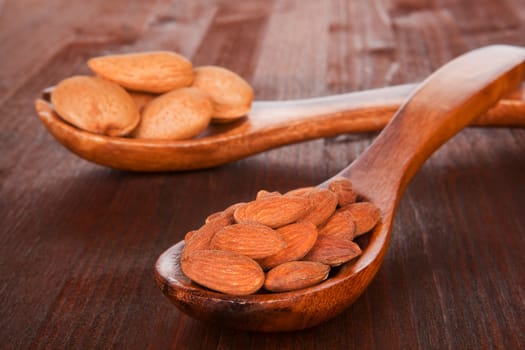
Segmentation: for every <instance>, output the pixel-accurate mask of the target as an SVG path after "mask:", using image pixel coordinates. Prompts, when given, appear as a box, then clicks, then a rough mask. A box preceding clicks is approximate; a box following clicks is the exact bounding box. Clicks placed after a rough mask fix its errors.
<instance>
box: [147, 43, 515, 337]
mask: <svg viewBox="0 0 525 350" xmlns="http://www.w3.org/2000/svg"><path fill="white" fill-rule="evenodd" d="M524 79H525V47H512V46H503V45H500V46H489V47H484V48H480V49H477V50H473V51H471V52H469V53H466V54H464V55H462V56H460V57H458V58H456V59H454V60H453V61H451V62H449V63H447V64H446V65H445V66H443V67H441V68H440V69H439V70H437V71H436V72H435V73H433V74H432V75H431V76H430V77H429V78H427V79H426V80H425V81H424V82H423V83H422V84H421V85H420V86H419V87H418V88H417V89H415V91H414V92H413V93H412V94H411V95H410V97H408V98H407V100H406V101H405V102H404V103H403V104H402V106H401V107H400V109H399V110H398V111H397V112H396V114H395V116H394V117H393V119H392V121H391V122H390V123H389V124H388V125H387V127H386V128H385V129H384V130H383V131H382V132H381V133H380V134H379V135H378V136H377V138H376V140H375V141H374V142H373V143H372V145H370V147H369V148H367V149H366V151H365V152H363V154H361V155H360V156H359V157H358V158H357V159H356V160H354V161H353V162H352V164H350V165H349V166H348V167H347V168H345V169H344V170H343V171H342V172H341V173H340V174H339V175H338V176H345V177H347V178H349V179H350V180H351V181H352V184H353V185H354V187H355V189H356V192H357V193H359V194H360V195H361V196H363V197H365V198H367V200H370V201H371V202H373V203H374V204H376V205H377V206H378V208H379V209H380V211H381V216H382V220H381V222H380V224H378V225H377V226H376V228H375V229H374V231H373V232H372V233H371V234H370V238H369V239H370V241H369V242H368V243H367V246H366V248H363V254H362V255H361V256H360V257H359V258H358V259H357V261H355V262H351V263H349V264H346V265H344V266H342V267H341V269H340V270H339V271H337V272H335V273H333V275H332V276H331V277H330V278H328V279H327V280H326V281H324V282H323V283H320V284H318V285H316V286H313V287H310V288H305V289H302V290H298V291H292V292H287V293H264V292H263V293H261V294H253V295H248V296H228V295H224V294H223V295H221V294H220V293H216V292H213V291H209V290H207V289H206V288H200V287H198V286H196V285H195V284H192V283H191V281H190V280H189V279H188V278H186V277H185V276H184V274H183V273H182V272H181V267H180V255H181V251H182V247H183V243H179V244H177V245H175V246H174V247H172V248H170V249H168V250H167V251H166V252H164V253H163V254H162V255H161V256H160V257H159V259H158V261H157V263H156V264H155V271H156V276H157V282H158V284H159V287H160V288H161V289H162V291H163V292H164V293H165V294H166V296H167V297H168V298H170V299H171V300H172V301H173V303H174V304H175V305H176V306H177V307H178V308H179V309H180V310H181V311H183V312H185V313H187V314H188V315H190V316H192V317H196V318H198V319H200V320H204V321H208V322H215V323H217V324H223V325H227V326H229V327H234V328H236V329H245V330H252V331H265V332H270V331H271V332H279V331H292V330H301V329H305V328H309V327H312V326H316V325H318V324H319V323H321V322H324V321H326V320H328V319H330V318H333V317H334V316H336V315H338V314H339V313H340V312H342V311H343V310H344V309H345V308H347V307H348V306H349V305H350V304H351V303H353V302H354V301H355V300H356V299H357V298H358V297H359V296H360V295H361V294H362V293H363V292H364V290H365V288H366V287H368V285H369V284H370V282H371V281H372V279H373V278H374V276H375V274H376V273H377V271H378V270H379V268H380V266H381V263H382V262H383V258H384V256H385V253H386V251H387V249H388V244H389V242H390V236H391V232H392V225H393V219H394V215H395V211H396V208H397V205H398V203H399V200H400V199H401V195H402V193H403V191H404V189H405V187H406V186H407V185H408V183H409V182H410V180H411V179H412V177H413V176H414V174H415V173H416V171H417V170H418V169H419V168H420V166H421V165H422V164H423V162H424V161H425V160H426V159H427V158H428V157H429V156H430V155H431V154H432V153H433V152H434V151H435V150H436V149H437V148H438V147H439V146H441V145H442V144H443V143H445V142H446V141H448V140H449V139H450V138H451V137H452V136H454V135H455V134H456V133H457V132H459V131H461V129H463V128H464V127H465V126H466V125H468V123H469V122H470V121H471V120H473V119H474V118H476V117H477V116H479V115H480V114H481V113H484V112H486V111H487V110H488V109H490V108H491V107H492V106H494V105H495V104H496V103H497V101H498V100H499V99H501V98H502V97H503V96H505V95H507V94H508V93H509V92H511V91H513V89H515V88H516V87H517V86H519V85H520V84H521V82H522V81H523V80H524ZM327 182H329V180H327Z"/></svg>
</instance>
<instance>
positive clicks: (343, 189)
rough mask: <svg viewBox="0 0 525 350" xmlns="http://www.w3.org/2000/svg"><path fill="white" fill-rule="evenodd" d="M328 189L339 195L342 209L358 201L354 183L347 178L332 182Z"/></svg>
mask: <svg viewBox="0 0 525 350" xmlns="http://www.w3.org/2000/svg"><path fill="white" fill-rule="evenodd" d="M328 189H329V190H330V191H332V192H334V193H335V194H336V195H337V200H338V204H339V206H340V207H343V206H345V205H348V204H351V203H354V202H355V201H356V199H357V194H356V193H355V191H354V187H353V186H352V182H351V181H350V180H348V179H346V178H338V179H335V180H333V181H331V182H330V183H329V184H328Z"/></svg>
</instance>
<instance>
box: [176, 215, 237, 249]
mask: <svg viewBox="0 0 525 350" xmlns="http://www.w3.org/2000/svg"><path fill="white" fill-rule="evenodd" d="M230 224H231V219H230V218H228V217H225V216H223V217H220V218H217V219H216V220H213V221H210V222H208V223H206V224H204V225H202V226H201V227H200V228H199V229H198V230H196V231H193V232H192V231H190V232H188V233H187V234H186V236H187V239H186V237H185V239H184V241H185V246H184V250H183V252H182V253H183V255H185V254H189V253H191V252H193V251H195V250H203V249H209V248H210V242H211V240H212V238H213V236H215V234H216V233H217V232H219V231H220V230H221V229H222V228H223V227H225V226H228V225H230Z"/></svg>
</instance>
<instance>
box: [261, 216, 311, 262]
mask: <svg viewBox="0 0 525 350" xmlns="http://www.w3.org/2000/svg"><path fill="white" fill-rule="evenodd" d="M277 232H278V233H279V234H280V235H281V237H282V238H283V239H284V241H285V242H286V248H284V249H282V250H281V251H279V252H277V253H276V254H274V255H271V256H269V257H267V258H265V259H261V260H259V261H258V262H259V264H260V265H261V266H262V267H263V269H265V270H267V269H271V268H272V267H275V266H277V265H279V264H282V263H285V262H288V261H293V260H299V259H301V258H303V257H304V256H305V255H306V254H307V253H308V252H309V251H310V249H312V247H313V246H314V244H315V241H316V240H317V228H316V227H315V225H314V224H312V223H311V222H306V221H305V222H297V223H295V224H290V225H286V226H283V227H280V228H278V229H277Z"/></svg>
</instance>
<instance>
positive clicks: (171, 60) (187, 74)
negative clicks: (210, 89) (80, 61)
mask: <svg viewBox="0 0 525 350" xmlns="http://www.w3.org/2000/svg"><path fill="white" fill-rule="evenodd" d="M87 64H88V66H89V68H91V70H93V72H95V73H96V74H97V75H99V76H101V77H103V78H105V79H107V80H111V81H113V82H115V83H117V84H119V85H121V86H123V87H125V88H126V89H129V90H136V91H143V92H151V93H164V92H168V91H171V90H174V89H178V88H181V87H187V86H190V85H191V83H192V82H193V78H194V74H193V66H192V64H191V62H190V61H188V60H187V59H186V58H185V57H183V56H181V55H179V54H177V53H174V52H169V51H153V52H142V53H131V54H122V55H108V56H101V57H95V58H92V59H90V60H89V61H88V63H87Z"/></svg>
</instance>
